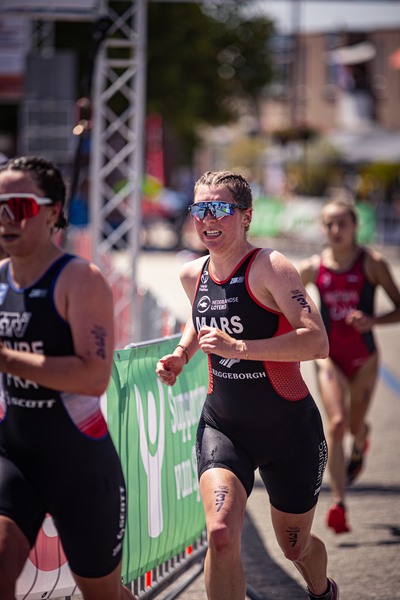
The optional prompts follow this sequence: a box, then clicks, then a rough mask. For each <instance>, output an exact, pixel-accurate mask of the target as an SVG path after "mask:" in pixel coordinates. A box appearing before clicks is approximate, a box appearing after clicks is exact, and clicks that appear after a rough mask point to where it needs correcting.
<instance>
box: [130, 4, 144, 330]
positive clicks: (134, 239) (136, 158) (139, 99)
mask: <svg viewBox="0 0 400 600" xmlns="http://www.w3.org/2000/svg"><path fill="white" fill-rule="evenodd" d="M136 19H137V32H138V41H137V52H136V61H137V73H136V79H135V85H134V95H135V98H136V111H135V113H134V115H133V117H132V121H133V123H132V127H131V128H132V130H133V131H135V132H136V151H135V152H134V153H133V155H132V170H133V173H134V176H136V178H137V179H136V185H135V186H134V188H133V193H132V202H133V215H134V223H133V226H132V228H131V229H130V231H129V237H128V241H129V245H130V248H131V252H132V258H131V262H132V326H133V334H134V337H135V340H137V341H140V340H141V339H142V338H141V323H142V319H141V316H140V311H139V310H138V306H137V294H136V288H137V281H136V261H137V258H138V255H139V252H140V247H141V243H140V232H141V224H142V211H141V201H142V198H141V181H142V174H143V171H144V168H143V166H144V165H143V162H144V156H143V155H144V134H145V128H144V124H145V115H146V64H147V61H146V50H147V0H138V2H137V14H136Z"/></svg>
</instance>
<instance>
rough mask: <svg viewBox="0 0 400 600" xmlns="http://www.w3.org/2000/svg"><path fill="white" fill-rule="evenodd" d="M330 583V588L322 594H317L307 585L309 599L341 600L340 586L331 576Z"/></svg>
mask: <svg viewBox="0 0 400 600" xmlns="http://www.w3.org/2000/svg"><path fill="white" fill-rule="evenodd" d="M328 581H329V583H330V586H329V590H328V591H327V592H326V593H325V594H323V595H322V596H315V595H314V594H312V593H311V592H310V590H309V589H308V587H307V593H308V597H309V600H339V586H338V584H337V583H336V581H334V580H333V579H332V578H331V577H328Z"/></svg>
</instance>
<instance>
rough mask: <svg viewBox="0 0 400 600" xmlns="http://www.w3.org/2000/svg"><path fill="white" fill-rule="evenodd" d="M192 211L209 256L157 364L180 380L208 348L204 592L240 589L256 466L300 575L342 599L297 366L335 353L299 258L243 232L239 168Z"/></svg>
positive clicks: (216, 177) (202, 469) (316, 423)
mask: <svg viewBox="0 0 400 600" xmlns="http://www.w3.org/2000/svg"><path fill="white" fill-rule="evenodd" d="M189 210H190V214H191V215H192V217H193V222H194V226H195V229H196V232H197V234H198V236H199V238H200V240H201V241H202V242H203V243H204V245H205V246H206V248H207V249H208V251H209V256H206V257H202V258H199V259H197V260H194V261H193V262H189V263H186V264H185V265H184V266H183V267H182V271H181V281H182V285H183V287H184V289H185V291H186V293H187V295H188V297H189V299H190V301H191V303H192V307H193V308H192V315H191V317H189V319H188V321H187V323H186V327H185V330H184V332H183V335H182V338H181V341H180V343H179V344H178V345H177V347H176V349H175V350H174V352H173V354H170V355H167V356H164V357H163V358H161V359H160V361H159V362H158V364H157V373H158V376H159V377H160V379H161V381H162V382H163V383H165V384H167V385H173V384H174V383H175V381H176V378H177V377H178V376H179V374H180V373H181V372H182V369H183V367H184V365H185V364H186V363H187V362H188V361H189V360H190V359H191V357H192V356H193V355H194V354H195V353H196V352H197V351H198V350H201V351H202V352H204V353H205V354H207V355H208V363H209V386H208V393H207V398H206V401H205V405H204V409H203V412H202V415H201V418H200V423H199V427H198V432H197V442H196V446H197V460H198V473H199V478H200V490H201V495H202V501H203V505H204V510H205V515H206V525H207V534H208V544H209V548H208V553H207V557H206V561H205V583H206V590H207V595H208V598H209V599H210V600H244V598H245V595H246V584H245V576H244V572H243V567H242V563H241V558H240V536H241V530H242V524H243V516H244V511H245V507H246V502H247V498H248V496H249V495H250V493H251V491H252V488H253V484H254V471H255V470H256V469H257V468H258V469H259V472H260V475H261V477H262V479H263V481H264V484H265V486H266V489H267V491H268V494H269V499H270V506H271V516H272V523H273V526H274V530H275V534H276V537H277V540H278V543H279V545H280V547H281V549H282V551H283V553H284V555H285V556H286V558H287V559H288V560H290V561H292V562H293V563H294V565H295V566H296V567H297V568H298V570H299V571H300V573H301V574H302V576H303V578H304V579H305V581H306V583H307V592H308V595H309V598H324V599H327V600H338V598H339V590H338V587H337V585H336V583H335V582H334V581H333V580H332V579H328V578H327V574H326V569H327V555H326V550H325V546H324V544H323V542H322V541H321V540H320V539H319V538H317V537H316V536H315V535H314V534H312V533H311V526H312V522H313V517H314V512H315V508H316V504H317V500H318V495H319V491H320V487H321V482H322V477H323V473H324V469H325V464H326V458H327V456H326V455H327V448H326V442H325V438H324V434H323V428H322V422H321V418H320V414H319V411H318V409H317V407H316V405H315V403H314V400H313V398H312V397H311V395H310V393H309V391H308V389H307V386H306V384H305V383H304V381H303V379H302V377H301V374H300V368H299V361H301V360H312V359H315V358H325V357H326V356H327V354H328V341H327V336H326V332H325V329H324V326H323V323H322V320H321V317H320V315H319V312H318V310H317V309H316V307H315V306H314V304H313V302H312V301H311V299H310V298H309V296H308V295H307V293H306V291H305V289H304V287H303V285H302V283H301V280H300V277H299V275H298V272H297V271H296V269H295V268H294V266H293V265H292V264H291V263H290V262H289V261H288V260H287V259H286V258H285V257H284V256H283V255H282V254H280V253H279V252H276V251H274V250H271V249H266V248H264V249H261V248H256V247H255V246H253V245H252V244H250V243H249V241H248V240H247V236H246V233H247V230H248V229H249V226H250V221H251V217H252V193H251V188H250V186H249V184H248V182H247V181H246V180H245V179H244V178H243V177H242V176H241V175H236V174H234V173H231V172H217V173H213V172H207V173H205V174H204V175H203V176H202V177H201V178H200V179H199V181H198V182H197V183H196V186H195V192H194V204H193V205H192V206H190V208H189Z"/></svg>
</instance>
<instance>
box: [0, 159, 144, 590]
mask: <svg viewBox="0 0 400 600" xmlns="http://www.w3.org/2000/svg"><path fill="white" fill-rule="evenodd" d="M64 201H65V185H64V182H63V180H62V177H61V173H60V171H59V170H58V169H57V168H56V167H54V165H52V164H51V163H49V162H47V161H45V160H43V159H40V158H36V157H27V158H26V157H22V158H16V159H12V160H10V161H9V162H8V163H5V164H3V165H0V244H1V246H2V247H3V248H4V250H5V251H6V252H7V254H8V255H9V257H10V258H9V259H5V260H3V261H2V262H0V338H1V342H0V372H1V373H2V376H1V377H2V383H1V387H0V598H1V600H13V599H14V597H15V584H16V580H17V578H18V576H19V575H20V573H21V571H22V569H23V567H24V564H25V562H26V560H27V558H28V555H29V552H30V549H31V548H32V547H33V545H34V543H35V540H36V537H37V534H38V532H39V529H40V527H41V524H42V522H43V520H44V518H45V515H46V513H49V514H51V516H52V517H53V520H54V522H55V525H56V527H57V529H58V533H59V535H60V539H61V541H62V544H63V549H64V552H65V554H66V556H67V558H68V561H69V565H70V567H71V570H72V572H73V574H74V577H75V580H76V582H77V584H78V586H79V588H80V590H81V592H82V594H83V597H84V598H85V600H123V599H125V600H127V599H128V598H134V596H133V595H132V594H131V593H130V592H129V591H128V589H127V588H125V587H124V586H122V584H121V554H122V541H123V537H124V528H125V506H126V499H125V484H124V478H123V474H122V470H121V465H120V462H119V458H118V456H117V453H116V451H115V448H114V445H113V443H112V440H111V438H110V435H109V433H108V430H107V424H106V422H105V420H104V418H103V416H102V414H101V411H100V396H101V394H102V393H103V392H104V391H105V390H106V388H107V385H108V381H109V377H110V374H111V368H112V360H113V346H114V333H113V300H112V292H111V290H110V288H109V286H108V284H107V282H106V281H105V279H104V277H103V276H102V274H101V273H100V271H99V270H98V269H97V268H96V267H95V266H94V265H93V264H91V263H89V262H87V261H85V260H83V259H80V258H77V257H74V256H71V255H67V254H65V253H64V252H63V251H62V250H60V249H59V248H58V247H57V246H56V245H55V244H54V243H53V241H52V232H53V229H54V228H64V227H66V225H67V223H66V220H65V217H64V215H63V205H64Z"/></svg>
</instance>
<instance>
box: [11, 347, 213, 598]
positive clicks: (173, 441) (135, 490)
mask: <svg viewBox="0 0 400 600" xmlns="http://www.w3.org/2000/svg"><path fill="white" fill-rule="evenodd" d="M177 337H178V335H175V336H171V337H169V338H164V339H160V340H153V341H151V342H146V343H143V344H138V345H136V346H134V347H132V348H127V349H124V350H118V351H116V352H115V353H114V365H113V372H112V377H111V381H110V385H109V387H108V389H107V393H106V394H105V395H104V397H103V398H102V409H103V412H104V414H106V415H107V422H108V427H109V430H110V434H111V436H112V438H113V441H114V444H115V446H116V449H117V452H118V454H119V456H120V459H121V463H122V468H123V471H124V475H125V480H126V532H125V538H124V546H123V562H122V581H123V583H124V584H125V585H127V586H128V587H130V588H131V590H132V591H133V593H134V594H135V595H136V596H137V597H138V598H142V599H144V598H146V599H150V598H152V597H154V596H155V595H156V594H159V593H160V592H161V591H163V590H164V589H165V588H166V587H168V586H169V585H171V583H172V582H173V581H175V580H176V579H177V577H179V576H180V575H182V573H183V572H184V571H185V570H186V569H188V568H190V567H191V566H193V565H195V563H196V562H200V561H201V560H202V558H203V557H204V555H205V553H206V550H207V541H206V539H205V533H204V532H205V517H204V510H203V506H202V502H201V497H200V490H199V483H198V478H197V465H196V451H195V443H196V430H197V423H198V419H199V416H200V413H201V410H202V405H203V402H204V399H205V396H206V390H207V381H208V367H207V359H206V356H205V355H204V354H202V353H197V354H196V355H195V356H194V357H193V359H192V360H191V361H190V363H189V364H188V365H187V366H186V367H185V369H184V371H183V373H182V374H181V375H180V376H179V378H178V381H177V383H176V384H175V385H174V386H173V387H172V388H171V387H167V386H164V385H163V384H161V382H160V380H159V379H158V378H157V376H156V374H155V366H156V363H157V360H158V359H159V358H160V357H161V356H163V355H164V354H168V353H170V352H171V351H172V350H173V348H174V347H175V343H176V338H177ZM71 493H73V490H71ZM201 568H202V567H201V565H200V566H199V567H198V569H197V571H196V572H195V574H194V576H197V574H198V573H199V572H200V571H201ZM192 577H193V575H192ZM177 593H180V592H179V589H178V590H174V591H173V592H171V594H177ZM79 594H80V592H79V590H78V589H77V587H76V585H75V583H74V580H73V578H72V574H71V572H70V570H69V567H68V562H67V559H66V557H65V555H64V552H63V549H62V546H61V542H60V539H59V537H58V533H57V531H56V529H55V527H54V524H53V522H52V519H51V517H50V515H48V516H47V517H46V519H45V522H44V523H43V526H42V529H41V531H40V534H39V536H38V540H37V543H36V546H35V547H34V548H33V550H32V552H31V553H30V556H29V559H28V560H27V563H26V565H25V567H24V570H23V572H22V574H21V576H20V578H19V580H18V583H17V590H16V598H17V600H36V599H39V598H40V599H46V600H47V599H49V598H60V597H64V598H70V597H74V596H76V595H79ZM171 594H169V596H168V597H169V600H172V597H175V596H174V595H173V596H171Z"/></svg>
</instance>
